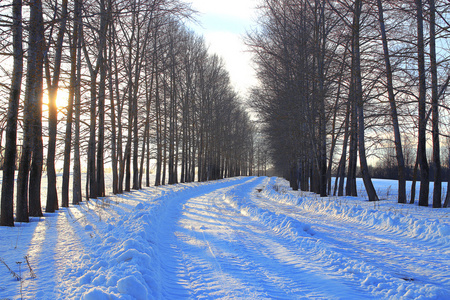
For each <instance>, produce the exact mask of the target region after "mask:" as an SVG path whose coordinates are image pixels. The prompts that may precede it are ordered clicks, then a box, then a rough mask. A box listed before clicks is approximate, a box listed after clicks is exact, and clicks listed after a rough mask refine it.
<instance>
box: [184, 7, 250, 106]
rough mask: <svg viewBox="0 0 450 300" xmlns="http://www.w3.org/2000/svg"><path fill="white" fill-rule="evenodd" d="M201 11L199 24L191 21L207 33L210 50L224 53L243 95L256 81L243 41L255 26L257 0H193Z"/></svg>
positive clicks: (224, 57)
mask: <svg viewBox="0 0 450 300" xmlns="http://www.w3.org/2000/svg"><path fill="white" fill-rule="evenodd" d="M191 3H192V7H193V9H195V10H197V11H198V12H199V14H198V16H197V20H198V21H199V23H200V25H191V27H192V28H193V29H194V30H195V31H196V32H197V33H199V34H201V35H203V36H204V37H205V40H206V43H207V45H208V46H209V50H210V52H211V53H216V54H218V55H219V56H221V57H222V58H223V60H224V62H225V64H226V66H227V69H228V71H229V73H230V77H231V82H232V84H233V85H234V87H235V88H236V90H237V91H238V92H239V94H240V95H241V96H242V97H244V98H245V97H246V96H247V93H248V90H249V88H250V87H251V86H252V85H255V84H256V77H255V72H254V70H253V68H252V62H251V57H252V56H251V54H250V53H249V52H248V48H247V47H246V46H245V44H244V42H243V39H242V38H243V37H244V36H245V34H246V32H247V31H248V30H249V29H250V28H252V26H254V20H255V7H256V5H257V3H258V0H228V1H217V0H191Z"/></svg>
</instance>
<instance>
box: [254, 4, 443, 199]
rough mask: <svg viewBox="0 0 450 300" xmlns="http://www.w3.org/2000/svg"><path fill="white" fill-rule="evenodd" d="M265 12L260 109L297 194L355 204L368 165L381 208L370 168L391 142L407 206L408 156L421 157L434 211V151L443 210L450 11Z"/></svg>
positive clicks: (338, 8)
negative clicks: (410, 151) (408, 151)
mask: <svg viewBox="0 0 450 300" xmlns="http://www.w3.org/2000/svg"><path fill="white" fill-rule="evenodd" d="M259 9H260V17H259V25H260V29H258V30H256V31H254V32H252V33H250V34H249V35H248V37H247V43H248V45H249V46H251V48H252V49H253V52H254V53H255V56H256V63H257V66H258V77H259V79H260V81H261V83H262V84H261V86H260V87H258V88H256V89H255V90H254V91H253V94H252V103H253V106H254V107H255V108H256V110H257V111H258V112H259V115H260V117H261V119H262V121H263V122H264V124H265V127H264V130H265V134H266V136H267V137H268V141H269V144H270V147H271V150H272V151H271V153H272V158H273V161H274V165H275V167H276V168H277V169H278V170H279V172H283V174H285V176H286V177H287V178H289V179H290V182H291V186H292V187H293V188H294V189H298V188H301V189H303V190H312V191H314V192H316V193H320V195H321V196H325V195H327V194H331V193H337V194H338V195H343V194H344V187H345V194H346V195H352V196H356V194H357V189H356V172H357V166H358V161H357V160H358V156H359V168H360V170H361V176H362V178H363V180H364V185H365V188H366V191H367V194H368V198H369V200H372V201H373V200H378V197H377V193H376V191H375V189H374V188H373V184H372V181H371V177H370V174H369V163H368V158H370V155H371V154H376V148H383V145H385V144H387V143H389V141H392V142H393V143H394V145H395V158H396V168H397V175H398V176H397V178H398V184H399V189H398V190H399V194H398V202H399V203H406V202H407V199H406V184H405V181H406V175H405V170H406V163H405V154H404V150H405V147H408V148H410V147H415V148H416V149H417V150H416V151H415V152H416V155H415V161H416V162H415V168H414V180H415V178H417V173H418V170H420V193H419V205H425V206H427V205H428V197H429V196H428V195H429V180H430V174H429V160H428V159H427V156H426V153H427V151H426V150H427V143H428V147H432V157H431V159H432V164H433V170H434V191H433V207H441V205H442V197H441V193H442V191H441V190H442V186H441V181H442V178H441V164H442V163H441V158H440V155H441V149H440V143H441V140H442V132H443V131H444V132H445V131H448V130H447V128H448V110H447V109H448V108H447V106H446V101H445V100H446V95H447V94H446V90H447V86H448V83H449V79H450V74H449V73H448V63H449V61H448V59H449V57H450V56H449V51H448V41H449V40H448V38H449V37H450V36H449V33H450V30H449V28H450V26H449V25H450V24H449V23H448V17H449V16H448V14H449V12H450V4H449V3H448V1H439V0H426V1H424V0H414V1H412V0H410V1H390V0H377V1H363V0H335V1H331V0H314V1H304V0H282V1H275V0H263V1H262V4H261V6H260V8H259ZM430 131H431V134H429V133H430ZM413 140H415V141H413ZM406 142H407V143H409V145H406V146H405V143H406ZM411 144H412V145H413V146H411ZM333 172H335V173H336V174H337V179H336V183H335V185H334V190H333V191H332V188H333V187H332V185H331V174H332V173H333ZM414 199H415V184H413V188H412V191H411V200H410V201H411V202H412V203H414ZM447 204H448V197H447V200H446V201H445V204H444V205H447Z"/></svg>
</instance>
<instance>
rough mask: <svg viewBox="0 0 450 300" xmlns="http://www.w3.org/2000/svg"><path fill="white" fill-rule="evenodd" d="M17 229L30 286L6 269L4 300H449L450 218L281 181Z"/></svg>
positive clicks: (190, 191)
mask: <svg viewBox="0 0 450 300" xmlns="http://www.w3.org/2000/svg"><path fill="white" fill-rule="evenodd" d="M383 184H385V185H386V186H388V185H387V183H386V182H384V183H383ZM16 225H17V226H16V227H14V228H0V257H1V258H2V259H3V261H4V262H5V264H6V265H7V266H9V268H10V269H11V270H12V272H14V273H16V274H20V276H21V277H22V280H19V281H18V280H15V279H14V278H13V276H12V274H11V272H10V271H9V270H8V269H7V268H6V267H5V266H4V265H3V264H2V263H0V299H21V298H23V299H100V300H101V299H450V271H449V270H450V248H449V246H450V245H449V244H450V227H449V226H450V221H449V214H448V213H447V211H446V210H432V209H428V208H419V207H417V206H410V205H398V204H395V203H394V202H392V201H388V200H386V201H380V202H379V203H375V204H374V203H369V202H367V201H363V198H354V197H339V198H338V197H327V198H319V197H317V196H315V195H312V194H310V193H304V192H294V191H292V190H290V188H289V187H288V183H287V182H286V181H284V180H282V179H279V178H265V177H239V178H232V179H225V180H220V181H215V182H206V183H189V184H176V185H170V186H161V187H151V188H146V189H144V190H140V191H132V192H130V193H126V194H123V195H118V196H114V197H107V198H102V199H98V200H91V201H89V202H88V203H86V202H84V203H82V205H80V206H72V207H70V208H68V209H66V208H64V209H61V210H60V211H59V212H58V213H56V214H45V217H44V218H43V219H40V220H39V219H37V218H33V219H32V222H30V223H29V224H16ZM25 255H28V259H29V262H30V265H31V268H28V266H27V265H26V262H25V260H24V258H23V257H24V256H25ZM19 261H21V262H22V263H21V264H16V262H19ZM31 271H33V272H34V273H35V274H36V278H31V277H32V275H31V274H32V272H31Z"/></svg>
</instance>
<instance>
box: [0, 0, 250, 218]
mask: <svg viewBox="0 0 450 300" xmlns="http://www.w3.org/2000/svg"><path fill="white" fill-rule="evenodd" d="M193 13H194V11H193V10H192V9H191V6H190V5H189V4H186V3H183V2H181V1H168V0H155V1H144V0H137V1H135V0H125V1H115V0H100V1H81V0H75V1H68V0H63V1H53V0H49V1H41V0H36V1H34V0H32V1H27V2H25V1H24V2H22V1H20V0H19V1H16V0H14V1H8V2H6V1H2V3H1V7H0V17H1V23H0V25H1V32H0V36H1V37H2V39H1V44H0V47H1V60H2V62H1V65H2V67H1V74H0V76H1V77H2V80H1V81H2V84H1V90H0V93H1V96H0V99H1V100H0V101H1V103H2V105H0V107H1V108H0V111H1V113H0V115H1V116H2V117H1V120H0V140H1V148H0V149H1V151H0V152H1V156H2V160H1V161H2V162H1V164H2V169H3V182H2V195H1V197H2V198H1V199H2V200H1V201H2V202H1V203H2V204H1V205H2V206H1V225H6V226H13V225H14V211H13V210H14V201H16V202H15V221H16V222H28V221H29V217H30V216H42V206H41V201H42V202H43V201H44V200H46V203H45V211H46V212H54V211H55V210H57V209H58V207H59V205H61V206H63V207H67V206H68V205H69V202H71V203H72V204H77V203H79V202H80V201H82V200H83V197H85V198H86V199H92V198H97V197H103V196H105V193H106V191H105V170H106V171H110V172H112V178H113V183H112V191H108V192H109V193H111V192H112V193H114V194H118V193H123V192H126V191H130V189H141V188H142V187H144V186H150V185H164V184H173V183H178V182H191V181H194V180H198V181H205V180H212V179H220V178H225V177H230V176H236V175H251V171H252V169H251V168H250V167H249V166H250V164H251V156H250V152H251V150H252V149H251V146H252V138H253V135H252V124H251V122H250V120H249V116H248V113H247V112H246V110H245V109H244V107H243V105H242V101H241V99H239V96H238V94H237V93H236V92H235V91H234V90H233V87H232V86H231V84H230V79H229V74H228V72H227V70H226V69H225V66H224V63H223V61H222V60H221V58H219V57H218V56H216V55H211V54H209V53H208V49H207V45H206V43H205V41H204V39H203V38H202V37H201V36H198V35H196V34H195V33H194V32H192V31H191V30H190V29H189V28H187V26H186V25H185V23H186V21H187V20H190V19H192V18H193ZM62 93H66V94H67V98H68V99H67V104H64V105H62V106H61V105H60V104H59V101H60V100H59V98H58V94H62ZM58 163H59V165H58ZM15 169H17V170H18V175H17V182H16V185H17V192H16V193H15V191H14V176H15V174H14V172H15ZM57 170H58V171H60V170H62V173H63V175H62V191H57ZM44 171H45V172H44ZM151 171H153V172H154V176H155V177H154V178H155V180H154V182H150V180H151V178H150V172H151ZM82 172H84V173H87V178H86V181H85V182H82V179H81V178H82V175H81V174H82ZM43 174H44V175H43ZM45 174H46V176H47V182H48V189H47V191H48V192H47V196H46V199H40V198H41V196H40V195H41V192H40V191H41V181H42V176H45ZM69 185H70V187H71V188H69ZM83 190H84V192H83ZM69 191H72V192H70V193H69ZM59 194H60V195H61V197H62V199H58V195H59ZM83 195H84V196H83Z"/></svg>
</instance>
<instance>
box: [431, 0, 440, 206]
mask: <svg viewBox="0 0 450 300" xmlns="http://www.w3.org/2000/svg"><path fill="white" fill-rule="evenodd" d="M429 3H430V63H431V94H432V95H431V105H432V136H433V165H434V190H433V207H434V208H440V207H441V205H442V204H441V202H442V195H441V194H442V179H441V173H442V172H441V150H440V147H439V103H438V99H439V95H438V78H437V76H438V74H437V63H436V7H435V1H434V0H429Z"/></svg>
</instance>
